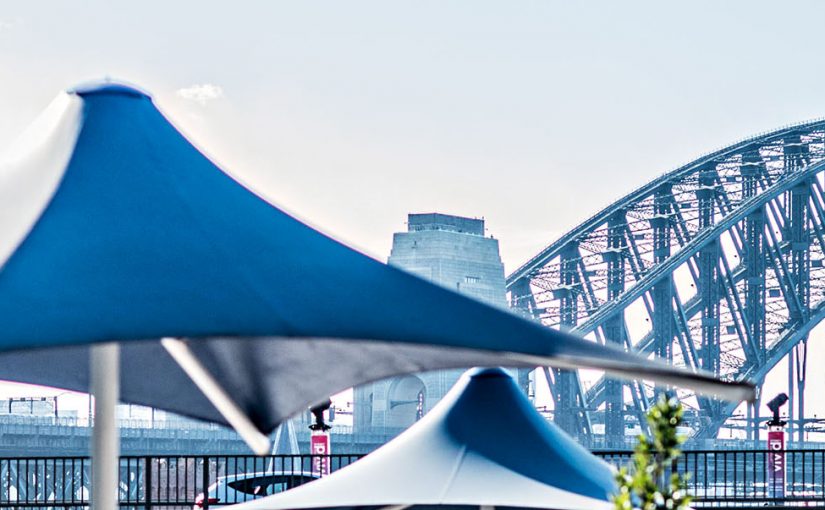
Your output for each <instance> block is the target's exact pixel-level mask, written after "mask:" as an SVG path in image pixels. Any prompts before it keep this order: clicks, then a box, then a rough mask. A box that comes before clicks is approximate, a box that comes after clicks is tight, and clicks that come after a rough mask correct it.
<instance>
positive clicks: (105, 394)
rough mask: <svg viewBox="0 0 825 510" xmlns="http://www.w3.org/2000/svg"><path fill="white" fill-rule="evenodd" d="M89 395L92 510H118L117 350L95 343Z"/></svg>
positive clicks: (113, 344) (118, 354) (116, 346)
mask: <svg viewBox="0 0 825 510" xmlns="http://www.w3.org/2000/svg"><path fill="white" fill-rule="evenodd" d="M89 358H90V359H89V363H90V365H91V367H90V371H91V393H92V395H94V397H95V403H94V406H95V417H94V425H93V428H92V500H91V508H92V510H117V508H118V489H119V487H118V485H119V478H120V469H119V466H120V434H119V432H118V427H117V420H116V418H117V416H116V415H117V401H118V398H119V396H120V347H119V346H118V344H116V343H105V344H94V345H92V347H91V354H90V356H89Z"/></svg>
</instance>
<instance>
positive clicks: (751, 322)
mask: <svg viewBox="0 0 825 510" xmlns="http://www.w3.org/2000/svg"><path fill="white" fill-rule="evenodd" d="M764 171H765V165H764V162H763V160H762V156H761V155H760V154H759V151H758V149H756V150H751V151H747V152H745V153H744V154H743V155H742V168H741V174H742V198H743V199H745V200H747V199H749V198H752V197H754V196H756V195H757V194H758V193H759V179H760V178H761V177H762V176H763V174H764ZM744 223H745V224H744V228H743V234H744V242H743V244H744V261H743V262H744V264H745V279H744V281H745V289H744V294H745V327H746V328H748V335H746V336H747V337H748V338H749V339H750V342H751V344H752V346H753V349H754V351H756V352H757V353H759V356H760V357H762V358H763V359H764V357H765V356H766V354H767V353H766V342H765V248H764V242H765V241H764V232H765V209H764V208H760V209H758V210H756V211H754V212H753V213H751V214H750V215H749V216H748V217H747V218H745V222H744ZM748 409H749V411H750V414H751V419H750V420H749V421H748V438H749V439H750V440H752V441H757V440H758V439H759V425H758V424H759V415H760V409H759V401H757V403H756V404H755V405H749V406H748Z"/></svg>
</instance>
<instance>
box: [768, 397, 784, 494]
mask: <svg viewBox="0 0 825 510" xmlns="http://www.w3.org/2000/svg"><path fill="white" fill-rule="evenodd" d="M786 403H788V395H786V394H784V393H780V394H779V395H777V396H775V397H774V398H772V399H771V400H770V401H769V402H768V403H767V404H765V405H766V406H767V407H768V409H770V410H771V412H772V413H773V417H772V418H771V419H770V420H769V421H768V490H769V493H770V495H771V497H773V498H784V497H785V425H787V422H786V421H784V420H781V419H780V418H779V409H780V408H781V407H782V406H784V405H785V404H786Z"/></svg>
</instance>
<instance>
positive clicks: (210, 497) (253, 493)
mask: <svg viewBox="0 0 825 510" xmlns="http://www.w3.org/2000/svg"><path fill="white" fill-rule="evenodd" d="M316 478H318V475H317V474H312V473H309V472H301V471H274V472H273V471H270V472H266V473H238V474H234V475H228V476H222V477H220V478H218V481H217V482H215V483H213V484H212V485H210V486H209V490H208V491H207V499H206V503H208V506H209V508H214V507H220V506H224V505H234V504H235V503H243V502H245V501H252V500H253V499H257V498H261V497H263V496H269V495H271V494H276V493H278V492H283V491H286V490H289V489H292V488H293V487H297V486H299V485H303V484H305V483H307V482H311V481H312V480H315V479H316ZM204 506H205V505H204V496H203V493H201V494H198V497H197V498H195V506H194V507H193V510H200V509H202V508H203V507H204Z"/></svg>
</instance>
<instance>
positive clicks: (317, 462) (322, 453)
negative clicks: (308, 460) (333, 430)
mask: <svg viewBox="0 0 825 510" xmlns="http://www.w3.org/2000/svg"><path fill="white" fill-rule="evenodd" d="M310 451H311V453H312V474H313V475H316V476H318V477H321V476H326V475H328V474H329V456H330V454H331V453H332V452H331V451H330V443H329V432H328V431H326V430H313V431H312V435H311V436H310Z"/></svg>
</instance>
